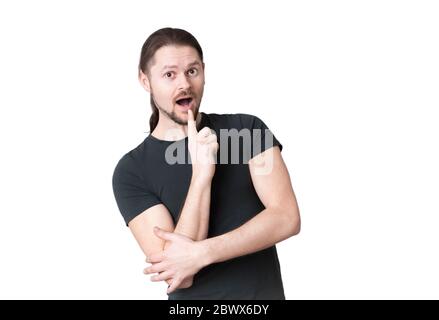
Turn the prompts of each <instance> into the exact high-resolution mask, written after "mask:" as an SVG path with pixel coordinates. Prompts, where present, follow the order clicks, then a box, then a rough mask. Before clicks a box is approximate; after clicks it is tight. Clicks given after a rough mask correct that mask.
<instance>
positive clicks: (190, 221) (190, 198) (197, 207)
mask: <svg viewBox="0 0 439 320" xmlns="http://www.w3.org/2000/svg"><path fill="white" fill-rule="evenodd" d="M210 191H211V180H210V181H208V182H199V181H197V180H196V179H192V181H191V184H190V186H189V190H188V194H187V196H186V200H185V203H184V205H183V209H182V211H181V213H180V217H179V219H178V222H177V225H176V226H175V229H174V232H175V233H179V234H182V235H184V236H187V237H189V238H191V239H193V240H203V239H206V237H207V232H208V229H209V214H210Z"/></svg>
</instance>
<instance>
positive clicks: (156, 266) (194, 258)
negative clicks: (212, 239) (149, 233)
mask: <svg viewBox="0 0 439 320" xmlns="http://www.w3.org/2000/svg"><path fill="white" fill-rule="evenodd" d="M154 233H155V234H156V236H158V237H159V238H161V239H163V240H165V241H168V243H169V245H168V246H167V248H166V249H165V250H163V251H161V252H158V253H155V254H152V255H150V256H149V257H148V258H149V259H148V260H149V261H148V262H150V263H151V266H150V267H148V268H146V269H145V270H144V273H146V274H151V273H159V275H156V276H154V277H152V278H151V280H152V281H166V280H169V279H172V283H171V285H170V287H169V288H168V292H167V293H168V294H169V293H171V292H173V291H174V290H175V289H177V288H179V287H180V286H181V285H182V284H183V282H186V283H188V282H189V283H190V278H192V277H193V276H194V275H195V274H196V273H197V272H198V271H200V270H201V268H203V267H205V266H206V265H207V264H208V263H207V261H206V256H207V255H206V254H205V251H204V246H203V245H202V242H201V241H193V240H192V239H190V238H188V237H185V236H183V235H180V234H177V233H172V232H167V231H164V230H162V229H160V228H157V227H155V228H154ZM181 287H183V286H181Z"/></svg>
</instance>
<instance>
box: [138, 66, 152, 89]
mask: <svg viewBox="0 0 439 320" xmlns="http://www.w3.org/2000/svg"><path fill="white" fill-rule="evenodd" d="M139 82H140V84H141V85H142V87H143V88H144V89H145V90H146V91H148V92H151V85H150V83H149V79H148V76H147V75H146V74H144V73H143V71H142V70H140V71H139Z"/></svg>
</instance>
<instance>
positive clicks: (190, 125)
mask: <svg viewBox="0 0 439 320" xmlns="http://www.w3.org/2000/svg"><path fill="white" fill-rule="evenodd" d="M187 116H188V118H187V130H188V136H189V139H191V138H195V136H196V135H197V133H198V131H197V127H196V124H195V120H194V114H193V113H192V110H190V109H189V110H188V111H187Z"/></svg>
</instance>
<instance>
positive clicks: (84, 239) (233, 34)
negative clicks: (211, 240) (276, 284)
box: [0, 1, 439, 299]
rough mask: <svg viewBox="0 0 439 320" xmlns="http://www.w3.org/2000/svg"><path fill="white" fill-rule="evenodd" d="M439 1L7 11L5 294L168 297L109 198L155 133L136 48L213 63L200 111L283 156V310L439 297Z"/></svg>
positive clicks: (0, 242)
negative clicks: (292, 197) (124, 166)
mask: <svg viewBox="0 0 439 320" xmlns="http://www.w3.org/2000/svg"><path fill="white" fill-rule="evenodd" d="M438 16H439V8H438V4H437V2H435V1H299V2H292V1H283V2H281V1H270V2H257V1H248V2H245V1H230V2H227V1H221V2H209V3H207V2H206V1H3V2H1V4H0V41H1V42H0V48H1V49H0V90H1V94H0V130H1V131H0V137H1V166H0V174H1V176H0V192H1V200H0V215H1V217H0V298H3V299H5V298H6V299H14V298H25V299H31V298H38V299H46V298H55V299H67V298H73V299H76V298H84V299H98V298H99V299H100V298H104V299H116V298H120V299H128V298H134V299H166V298H167V297H166V295H165V293H164V292H165V285H164V284H163V283H162V284H156V283H151V282H149V280H148V277H145V276H144V275H143V274H142V269H143V267H144V262H143V259H144V257H143V255H142V253H141V251H140V249H139V247H138V246H137V244H136V243H135V241H134V238H133V237H132V235H131V234H130V232H129V229H128V228H126V227H125V225H124V223H123V220H122V217H121V215H120V213H119V212H118V209H117V207H116V203H115V200H114V197H113V193H112V187H111V177H112V173H113V170H114V167H115V165H116V163H117V161H118V160H119V159H120V157H121V156H122V155H123V154H124V153H126V152H128V151H129V150H131V149H133V148H134V147H136V146H137V145H138V144H139V143H140V142H141V141H142V140H143V139H144V138H145V137H146V135H147V133H146V132H147V131H148V130H149V129H148V120H149V115H150V107H149V99H148V95H147V93H146V92H145V91H144V90H143V89H142V88H141V87H140V85H139V84H138V82H137V64H138V58H139V55H140V48H141V46H142V44H143V42H144V41H145V39H146V38H147V36H148V35H149V34H150V33H152V32H153V31H155V30H156V29H158V28H162V27H165V26H172V27H180V28H183V29H187V30H188V31H190V32H191V33H193V34H194V35H195V37H196V38H197V39H198V40H199V42H200V43H201V45H202V47H203V49H204V51H205V62H206V77H207V78H206V88H205V96H204V100H203V103H202V111H204V112H207V113H209V112H215V113H237V112H240V113H250V114H255V115H257V116H259V117H260V118H262V119H263V120H264V121H265V122H266V124H267V125H268V126H269V127H270V128H271V129H272V131H273V132H274V133H275V135H276V137H277V138H278V139H279V140H280V141H281V142H282V143H283V145H284V151H283V157H284V159H285V161H286V163H287V166H288V168H289V170H290V174H291V177H292V183H293V187H294V189H295V192H296V195H297V198H298V201H299V206H300V209H301V214H302V232H301V233H300V234H299V235H298V236H297V237H294V238H291V239H288V240H287V241H284V242H282V243H281V244H279V245H278V250H279V256H280V260H281V266H282V272H283V278H284V285H285V291H286V296H287V298H288V299H308V298H315V299H328V298H329V299H341V298H347V299H360V298H366V299H372V298H377V299H390V298H396V299H406V298H415V299H418V298H436V299H438V298H439V273H438V272H437V271H438V270H439V257H438V252H437V251H438V249H437V248H438V243H439V235H438V231H437V230H438V227H439V217H438V215H439V203H438V199H439V169H438V163H439V151H438V137H439V128H438V120H439V118H438V111H437V109H438V107H439V96H438V95H439V94H438V88H439V63H438V61H439V60H438V57H439V45H438V39H439V19H438Z"/></svg>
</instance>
